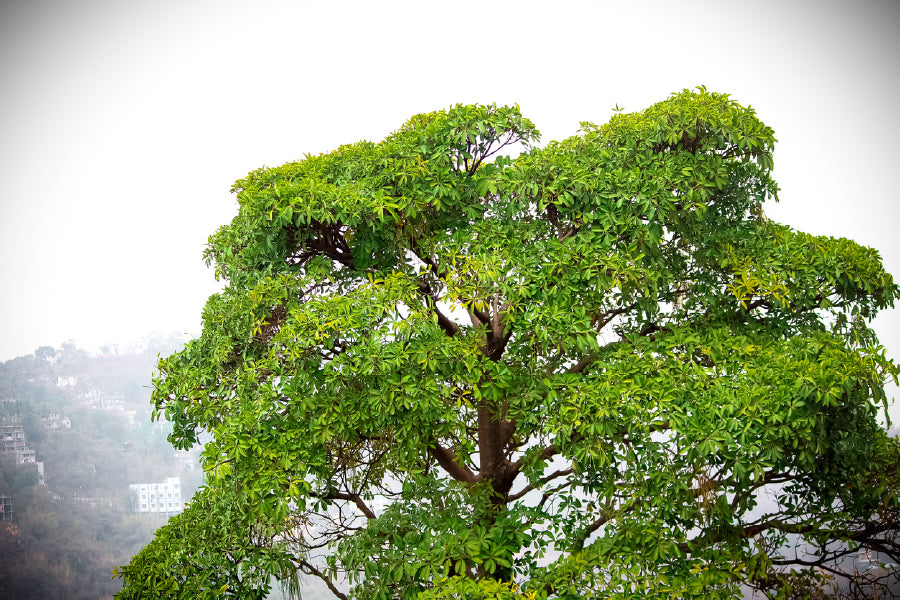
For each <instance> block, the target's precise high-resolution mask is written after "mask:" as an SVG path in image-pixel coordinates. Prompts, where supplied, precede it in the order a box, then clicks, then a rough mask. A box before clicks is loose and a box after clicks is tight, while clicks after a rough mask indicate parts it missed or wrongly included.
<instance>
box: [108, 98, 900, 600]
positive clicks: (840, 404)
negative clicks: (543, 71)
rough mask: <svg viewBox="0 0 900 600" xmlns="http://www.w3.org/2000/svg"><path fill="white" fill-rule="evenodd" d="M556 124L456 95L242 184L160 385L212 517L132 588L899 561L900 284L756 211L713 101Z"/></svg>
mask: <svg viewBox="0 0 900 600" xmlns="http://www.w3.org/2000/svg"><path fill="white" fill-rule="evenodd" d="M538 139H539V134H538V131H537V130H536V129H535V127H534V125H533V124H532V123H531V122H530V121H529V120H528V119H526V118H525V117H523V116H522V115H521V114H520V112H519V109H518V107H496V106H455V107H453V108H451V109H449V110H446V111H440V112H434V113H429V114H423V115H419V116H416V117H413V118H412V119H411V120H410V121H409V122H407V123H406V124H405V125H404V126H403V127H402V128H400V129H399V130H398V131H397V132H396V133H394V134H392V135H390V136H388V137H387V138H386V139H385V140H384V141H382V142H379V143H370V142H360V143H357V144H352V145H347V146H342V147H340V148H339V149H338V150H336V151H334V152H332V153H329V154H323V155H319V156H308V157H306V158H305V159H304V160H302V161H298V162H292V163H288V164H285V165H282V166H280V167H275V168H264V169H260V170H258V171H254V172H252V173H250V174H249V175H248V176H247V177H246V178H244V179H242V180H240V181H238V182H237V183H236V184H235V186H234V191H235V192H236V194H237V198H238V201H239V204H240V209H239V212H238V214H237V216H236V217H235V218H234V220H233V221H232V222H231V224H230V225H227V226H225V227H223V228H221V229H220V230H219V231H218V232H217V233H216V234H215V235H213V236H212V237H211V238H210V241H209V246H208V250H207V254H206V258H207V260H208V261H209V263H210V264H212V265H214V266H215V271H216V274H217V276H218V277H219V278H221V279H222V280H223V281H224V282H225V287H224V289H223V290H222V292H220V293H218V294H216V295H214V296H213V297H211V298H210V300H209V302H208V303H207V305H206V308H205V310H204V313H203V319H204V329H203V334H202V336H201V337H200V338H199V339H197V340H194V341H192V342H190V343H188V344H187V346H186V347H185V348H184V349H183V350H182V351H180V352H178V353H176V354H174V355H172V356H170V357H168V358H165V359H163V360H161V361H160V363H159V376H158V378H157V379H156V381H155V391H154V393H153V403H154V405H155V410H156V411H157V415H158V416H164V417H165V418H166V419H168V420H169V421H170V422H171V424H172V428H173V429H172V434H171V436H170V441H171V442H172V443H173V444H174V445H175V446H176V447H179V448H187V447H190V446H192V445H195V444H197V443H198V435H199V433H200V432H202V431H206V432H209V434H211V436H212V440H211V441H210V442H209V443H208V444H206V446H205V449H204V460H205V465H206V468H207V469H208V475H209V483H208V487H207V488H206V490H205V491H204V493H203V496H202V507H203V508H202V513H203V519H205V521H204V522H206V523H207V525H209V528H210V529H209V531H210V533H209V535H204V536H200V537H197V536H193V537H192V536H188V537H180V536H178V535H174V533H173V532H174V531H177V530H178V528H183V527H184V526H185V522H184V519H180V520H178V521H177V522H174V523H173V524H172V526H171V527H172V528H173V529H171V530H167V532H166V533H163V534H161V535H160V537H158V539H157V541H156V542H155V543H154V544H156V546H154V550H153V551H154V552H160V553H162V554H166V555H170V556H175V557H184V558H183V559H182V558H176V559H172V560H165V561H162V562H155V561H153V560H146V557H142V556H139V557H138V559H136V561H135V562H134V563H132V565H131V566H130V567H128V568H127V570H126V571H125V591H124V592H123V595H121V596H120V597H134V596H129V595H127V593H126V592H129V590H132V589H138V588H139V586H141V585H143V584H142V581H149V580H151V579H152V580H153V581H157V582H160V584H159V585H161V586H163V587H165V585H171V584H173V583H177V582H179V581H182V580H183V579H184V578H190V577H191V576H192V574H200V575H198V576H202V574H205V573H209V569H210V566H209V565H210V563H209V561H210V560H212V561H213V562H215V561H216V560H217V557H216V555H215V552H216V549H219V550H220V551H221V553H222V556H224V557H225V558H221V562H222V565H223V569H222V570H221V571H219V572H217V573H216V578H215V580H214V581H212V580H211V581H212V583H213V584H214V585H212V584H211V587H209V588H208V589H209V590H213V591H214V590H215V589H218V590H220V591H221V593H222V594H223V595H225V596H226V597H227V596H228V594H233V590H234V589H236V586H238V585H242V584H243V582H244V581H248V580H249V581H253V580H254V578H255V580H258V581H264V580H265V581H267V579H266V577H267V576H275V577H276V578H288V579H290V578H291V577H296V576H297V575H298V574H306V575H310V576H312V577H317V578H320V579H322V580H323V581H325V582H326V583H327V585H329V586H331V589H332V591H333V593H334V595H335V596H337V597H342V598H343V597H351V598H372V599H382V598H415V597H421V598H434V599H437V598H463V597H465V598H470V597H471V598H478V597H483V598H616V599H626V598H695V597H696V598H700V597H702V598H735V597H739V595H740V586H741V585H748V586H751V587H756V588H759V589H763V590H765V591H767V593H770V594H772V595H779V594H780V595H781V596H783V597H787V596H790V595H791V594H792V593H793V592H792V591H791V589H792V588H791V581H792V578H794V579H795V580H796V577H795V576H793V575H790V574H789V573H788V571H790V568H795V569H806V568H812V567H819V566H825V567H827V566H829V565H832V566H833V565H834V564H835V563H834V561H835V560H836V558H838V557H839V556H840V553H841V552H845V551H847V549H848V547H851V546H852V547H856V546H862V547H865V548H870V549H873V550H875V551H878V552H882V555H883V556H886V557H888V558H890V559H891V560H895V561H896V562H900V558H898V556H897V548H898V546H897V529H896V515H897V508H898V496H897V491H898V483H900V477H898V464H900V462H898V456H900V452H898V444H897V441H896V440H894V439H891V438H888V436H887V435H886V434H885V432H884V431H883V430H882V429H881V428H879V426H878V425H877V420H876V417H877V413H878V410H879V408H878V407H879V405H884V406H886V402H887V399H886V396H885V392H884V385H885V383H886V381H888V380H891V379H893V380H895V381H896V378H897V375H898V367H897V365H895V364H894V363H893V362H891V361H890V360H889V359H888V358H887V357H886V356H885V353H884V350H883V349H882V348H881V347H880V346H878V343H877V340H876V338H875V335H874V333H873V332H872V331H871V329H870V328H869V326H868V323H869V321H870V319H871V318H872V317H874V316H875V314H876V313H877V312H878V311H879V310H882V309H885V308H888V307H891V306H893V303H894V301H895V300H896V298H897V294H898V291H900V290H898V287H897V285H896V284H895V283H894V280H893V278H892V277H891V275H890V274H888V273H886V272H885V271H884V269H883V267H882V265H881V260H880V257H879V255H878V253H877V252H876V251H875V250H872V249H870V248H865V247H862V246H860V245H858V244H856V243H854V242H852V241H850V240H846V239H835V238H830V237H821V236H812V235H808V234H804V233H801V232H798V231H795V230H793V229H791V228H789V227H786V226H783V225H779V224H777V223H774V222H771V221H769V220H768V219H767V218H766V217H765V215H764V213H763V210H762V205H763V203H764V202H765V201H766V200H768V199H774V198H776V196H777V193H778V188H777V185H776V183H775V181H774V180H773V179H772V177H771V171H772V168H773V154H772V152H773V148H774V144H775V137H774V132H773V131H772V129H771V128H769V127H768V126H766V125H765V124H763V123H762V122H761V121H760V120H759V119H758V118H757V116H756V114H755V112H754V111H753V110H752V109H750V108H746V107H743V106H741V105H740V104H738V103H737V102H735V101H734V100H732V99H731V98H730V97H729V96H727V95H724V94H717V93H711V92H708V91H707V90H705V89H702V88H701V89H698V90H694V91H687V90H686V91H683V92H680V93H676V94H674V95H672V96H671V97H670V98H668V99H666V100H664V101H662V102H660V103H658V104H655V105H653V106H651V107H650V108H648V109H647V110H644V111H642V112H637V113H633V114H616V115H615V116H614V117H613V118H612V119H611V120H610V121H609V122H608V123H607V124H605V125H603V126H596V125H593V124H590V123H584V124H583V127H582V130H581V132H580V134H579V135H577V136H575V137H572V138H570V139H567V140H564V141H561V142H551V143H549V144H546V145H545V146H542V147H537V146H535V144H536V142H537V141H538ZM511 148H521V149H524V152H523V153H522V154H520V155H519V156H518V157H517V158H509V157H507V156H506V155H505V154H504V153H505V152H506V151H508V150H509V149H511ZM235 506H240V507H241V509H240V510H238V511H236V510H235V509H234V507H235ZM185 518H187V517H185ZM216 523H218V525H215V524H216ZM224 524H227V527H226V526H225V525H224ZM236 532H243V533H244V535H243V536H241V535H239V534H236ZM847 544H850V545H851V546H848V545H847ZM801 547H802V548H808V549H810V550H811V553H810V554H809V555H808V556H803V555H802V553H801V554H796V553H794V551H793V550H794V548H801ZM812 551H815V552H814V553H813V552H812ZM197 557H201V558H197ZM157 565H161V566H157ZM235 565H236V568H237V570H236V571H233V572H234V573H236V574H235V575H233V576H231V575H228V573H231V572H232V571H229V570H228V569H229V568H230V567H235ZM229 566H230V567H229ZM785 569H788V570H787V571H786V570H785ZM810 572H812V571H810ZM816 572H819V571H816ZM165 582H168V583H165ZM217 586H218V587H217ZM176 587H177V586H176ZM172 589H175V588H174V587H173V588H172ZM205 589H207V588H205ZM229 590H232V591H229ZM178 594H179V592H171V593H170V594H169V595H167V596H164V597H179V598H180V597H187V596H184V595H178ZM161 597H163V596H161Z"/></svg>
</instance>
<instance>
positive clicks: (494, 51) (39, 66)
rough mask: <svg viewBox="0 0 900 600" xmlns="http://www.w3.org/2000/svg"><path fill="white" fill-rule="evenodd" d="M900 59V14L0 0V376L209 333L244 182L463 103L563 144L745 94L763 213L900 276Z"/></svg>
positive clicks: (735, 5)
mask: <svg viewBox="0 0 900 600" xmlns="http://www.w3.org/2000/svg"><path fill="white" fill-rule="evenodd" d="M898 59H900V3H898V2H896V1H890V2H873V1H854V2H849V1H848V2H822V1H816V2H813V1H792V2H775V1H771V2H769V1H760V0H756V1H753V2H749V1H747V2H727V1H723V0H717V1H707V2H671V3H670V2H646V1H632V2H622V1H616V2H586V1H585V2H574V1H566V0H554V2H548V1H546V0H545V1H542V2H535V3H529V2H521V1H518V2H491V1H490V0H481V1H480V2H469V1H465V0H455V1H453V2H426V1H421V0H420V1H416V2H393V1H390V0H382V1H380V2H340V1H331V2H312V1H310V2H274V1H265V0H262V1H260V0H256V1H254V2H236V1H227V0H226V1H223V0H218V1H214V2H213V1H209V2H205V1H190V0H178V1H169V0H153V1H143V0H130V1H128V2H123V1H121V0H117V1H100V0H81V1H78V2H75V1H69V2H65V1H62V0H56V1H53V2H51V1H46V0H6V1H5V2H3V3H2V5H0V76H2V87H0V90H2V94H0V102H2V110H0V152H2V156H0V182H2V190H3V196H2V201H0V252H2V258H3V261H2V272H0V277H2V300H0V302H2V304H0V314H2V334H0V360H6V359H9V358H12V357H14V356H17V355H22V354H28V353H31V352H32V351H33V350H34V349H35V348H36V347H37V346H39V345H53V346H58V345H59V344H60V343H61V342H63V341H65V340H68V339H74V340H75V342H76V343H77V344H78V345H79V346H81V347H85V348H88V349H95V348H97V347H99V346H100V345H102V344H106V343H110V342H118V343H126V344H127V343H128V342H129V341H132V340H134V339H136V338H139V337H141V336H142V335H144V334H146V333H149V332H150V331H152V330H161V331H170V330H178V331H183V332H197V331H198V330H199V325H200V312H201V309H202V306H203V303H204V302H205V300H206V298H207V297H208V296H209V294H211V293H213V292H214V291H215V289H216V283H215V281H214V279H213V275H212V272H211V271H210V270H208V269H207V268H206V266H205V265H204V264H203V262H202V258H201V254H202V250H203V247H204V244H205V242H206V238H207V236H209V235H210V234H211V233H213V232H214V231H215V230H216V228H217V227H219V226H220V225H223V224H225V223H227V222H228V221H230V219H231V217H232V216H233V215H234V213H235V211H236V202H235V201H234V199H233V197H232V196H231V194H230V193H229V189H230V186H231V184H232V183H233V182H234V181H235V180H236V179H238V178H241V177H243V176H244V175H245V174H246V173H247V172H249V171H251V170H253V169H256V168H258V167H260V166H263V165H269V166H274V165H278V164H281V163H283V162H286V161H290V160H294V159H298V158H301V157H302V156H303V155H304V154H305V153H319V152H323V151H328V150H331V149H334V148H335V147H337V146H338V145H340V144H342V143H349V142H354V141H357V140H359V139H363V138H366V139H372V140H380V139H381V138H382V137H383V136H384V135H386V134H387V133H389V132H391V131H393V130H395V129H396V128H398V127H399V126H400V125H401V124H402V123H403V122H404V121H405V120H406V119H407V118H408V117H409V116H411V115H413V114H416V113H420V112H424V111H428V110H434V109H438V108H446V107H448V106H450V105H452V104H454V103H457V102H482V103H489V102H497V103H516V102H517V103H519V105H520V106H521V108H522V111H523V113H524V114H525V115H526V116H528V117H529V118H531V119H532V120H533V121H534V122H535V123H536V125H537V126H538V128H539V129H540V130H541V132H542V134H543V139H544V141H549V140H552V139H560V138H562V137H566V136H568V135H570V134H572V133H574V132H575V131H576V129H577V128H578V124H579V122H581V121H585V120H589V121H594V122H598V123H602V122H605V121H606V120H607V119H608V118H609V116H610V115H611V114H612V111H611V109H612V108H613V106H615V105H617V104H618V105H619V106H621V107H624V108H625V109H626V110H639V109H642V108H645V107H647V106H648V105H650V104H652V103H653V102H656V101H658V100H662V99H664V98H665V97H667V96H668V95H669V94H670V93H671V92H674V91H677V90H680V89H682V88H690V87H695V86H697V85H701V84H702V85H706V86H707V87H708V88H709V89H711V90H715V91H723V92H728V93H731V94H732V96H733V97H735V98H736V99H737V100H738V101H740V102H742V103H744V104H750V105H752V106H753V107H754V108H756V109H757V111H758V113H759V115H760V117H761V118H762V119H763V121H765V122H766V123H767V124H769V125H771V126H772V127H774V129H775V131H776V135H777V137H778V139H779V145H778V146H777V149H776V153H775V163H776V172H775V174H776V178H777V179H778V181H779V183H780V184H781V187H782V194H781V197H782V202H781V204H779V205H776V206H769V207H767V212H768V214H769V216H770V217H772V218H774V219H775V220H778V221H782V222H786V223H788V224H790V225H792V226H794V227H796V228H798V229H801V230H805V231H809V232H812V233H816V234H828V235H839V236H844V237H850V238H853V239H855V240H857V241H859V242H862V243H865V244H867V245H870V246H873V247H875V248H877V249H878V250H880V251H881V253H882V255H883V257H884V260H885V263H886V265H887V266H888V268H889V270H891V271H892V272H893V273H894V274H896V275H900V243H898V235H900V234H898V232H897V228H898V217H900V210H898V202H897V200H898V198H897V193H898V192H897V189H896V185H895V182H894V179H896V178H897V174H898V171H900V167H898V147H900V146H898V140H900V112H898V110H897V107H896V103H897V99H898V91H900V90H898V87H900V86H898V83H900V70H898V66H897V61H898ZM897 324H898V316H897V312H896V311H894V312H893V313H892V314H890V315H887V316H886V317H884V318H881V319H880V320H879V322H878V329H879V332H880V334H881V338H882V341H883V342H884V343H885V344H886V345H887V346H888V347H889V348H893V352H892V354H893V355H894V356H898V355H900V335H898V325H897Z"/></svg>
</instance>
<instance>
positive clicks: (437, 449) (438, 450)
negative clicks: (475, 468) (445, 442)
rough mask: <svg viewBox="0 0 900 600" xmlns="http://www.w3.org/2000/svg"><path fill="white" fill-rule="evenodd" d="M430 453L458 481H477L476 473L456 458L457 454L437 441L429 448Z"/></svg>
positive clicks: (468, 482)
mask: <svg viewBox="0 0 900 600" xmlns="http://www.w3.org/2000/svg"><path fill="white" fill-rule="evenodd" d="M428 452H429V454H431V456H432V457H433V458H434V459H435V460H436V461H437V463H438V464H439V465H440V466H441V468H443V469H444V470H445V471H446V472H447V474H448V475H450V477H452V478H453V479H455V480H456V481H461V482H463V483H467V484H472V483H475V474H474V473H472V471H470V470H469V468H468V467H466V466H465V465H462V464H460V463H459V462H458V461H457V460H456V456H454V454H453V453H452V452H450V451H449V450H447V449H446V448H444V447H443V446H441V445H440V444H438V443H437V442H433V443H432V444H431V446H430V447H429V448H428Z"/></svg>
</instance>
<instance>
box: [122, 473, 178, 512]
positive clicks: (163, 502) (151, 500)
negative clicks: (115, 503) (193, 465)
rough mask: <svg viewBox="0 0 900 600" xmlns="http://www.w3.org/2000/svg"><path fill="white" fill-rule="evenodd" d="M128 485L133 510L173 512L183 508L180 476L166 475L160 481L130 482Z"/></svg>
mask: <svg viewBox="0 0 900 600" xmlns="http://www.w3.org/2000/svg"><path fill="white" fill-rule="evenodd" d="M129 487H130V488H131V496H132V499H133V501H134V510H135V512H138V513H163V514H175V513H180V512H181V511H182V510H184V502H182V500H181V477H167V478H166V480H165V481H163V482H161V483H132V484H131V486H129Z"/></svg>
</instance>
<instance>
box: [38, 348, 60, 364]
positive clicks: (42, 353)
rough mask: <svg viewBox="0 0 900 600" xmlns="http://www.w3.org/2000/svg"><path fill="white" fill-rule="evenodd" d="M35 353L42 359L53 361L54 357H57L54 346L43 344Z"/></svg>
mask: <svg viewBox="0 0 900 600" xmlns="http://www.w3.org/2000/svg"><path fill="white" fill-rule="evenodd" d="M34 355H35V356H36V357H38V359H40V360H44V361H47V362H49V363H52V362H53V359H54V358H56V349H55V348H53V346H41V347H39V348H38V349H37V350H35V351H34Z"/></svg>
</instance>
